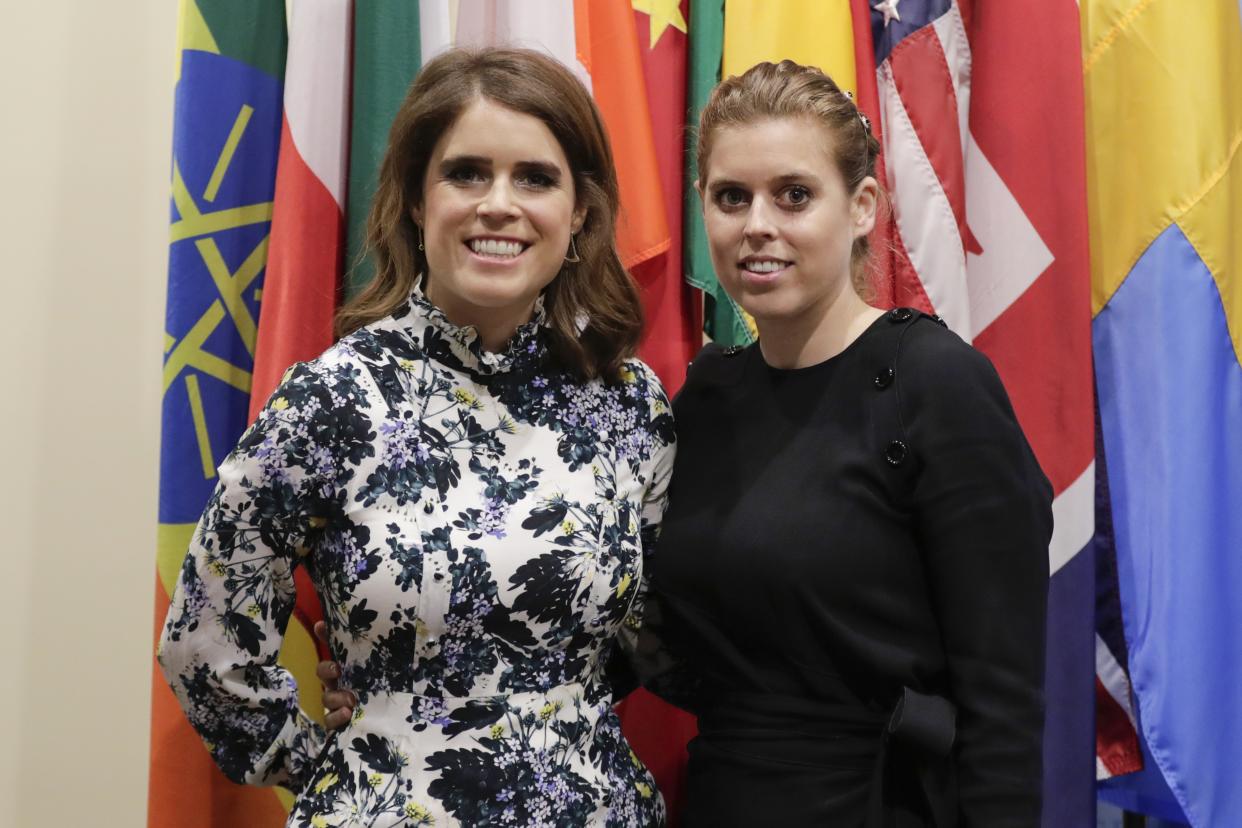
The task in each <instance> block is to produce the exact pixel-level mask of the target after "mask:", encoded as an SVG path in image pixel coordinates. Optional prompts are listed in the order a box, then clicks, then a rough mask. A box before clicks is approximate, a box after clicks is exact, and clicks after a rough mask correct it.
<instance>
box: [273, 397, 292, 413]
mask: <svg viewBox="0 0 1242 828" xmlns="http://www.w3.org/2000/svg"><path fill="white" fill-rule="evenodd" d="M288 407H289V401H288V400H286V399H285V398H284V397H277V398H276V399H274V400H272V408H273V410H275V411H284V410H285V409H286V408H288Z"/></svg>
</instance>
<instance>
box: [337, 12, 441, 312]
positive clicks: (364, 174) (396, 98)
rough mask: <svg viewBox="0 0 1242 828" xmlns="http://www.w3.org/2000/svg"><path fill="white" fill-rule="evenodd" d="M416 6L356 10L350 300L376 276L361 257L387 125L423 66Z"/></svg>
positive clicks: (348, 251)
mask: <svg viewBox="0 0 1242 828" xmlns="http://www.w3.org/2000/svg"><path fill="white" fill-rule="evenodd" d="M418 6H419V4H418V3H412V2H409V0H358V2H357V5H356V6H355V8H354V78H353V86H354V97H353V124H352V126H351V131H350V138H349V195H348V197H347V201H346V207H345V222H346V225H347V235H346V240H345V267H346V274H345V296H346V298H347V299H348V298H351V297H353V296H355V295H356V294H357V293H358V291H360V290H361V289H362V288H363V286H364V285H366V283H367V282H369V281H371V277H372V276H374V274H375V270H374V267H373V266H372V265H371V262H370V261H366V260H362V259H361V258H360V256H361V254H362V252H363V246H364V243H365V241H366V222H367V213H368V212H369V211H370V209H371V199H372V198H373V197H374V195H375V186H376V181H377V180H376V173H377V172H378V171H379V166H380V162H381V161H382V160H383V159H384V148H385V147H386V146H387V144H388V129H389V127H390V126H392V120H393V117H394V116H396V114H397V108H398V107H399V106H400V105H401V101H402V99H403V98H405V93H406V91H408V89H409V87H410V84H411V83H412V82H413V81H414V76H415V75H416V74H418V68H419V66H420V65H421V55H422V50H421V48H420V46H419V25H418Z"/></svg>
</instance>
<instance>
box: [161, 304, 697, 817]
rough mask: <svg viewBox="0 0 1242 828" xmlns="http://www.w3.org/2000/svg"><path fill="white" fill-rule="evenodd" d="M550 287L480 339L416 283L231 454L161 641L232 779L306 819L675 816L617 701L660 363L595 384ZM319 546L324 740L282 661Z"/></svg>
mask: <svg viewBox="0 0 1242 828" xmlns="http://www.w3.org/2000/svg"><path fill="white" fill-rule="evenodd" d="M541 321H542V309H541V308H538V307H537V310H536V318H535V319H534V320H533V321H532V322H531V323H530V324H528V325H525V326H523V327H522V328H521V329H520V330H519V331H518V333H517V334H516V335H515V336H514V338H513V340H512V341H511V342H510V344H509V347H508V349H507V350H506V351H505V352H503V353H487V352H483V351H482V350H481V348H480V346H479V340H478V335H477V332H476V331H475V330H474V329H472V328H458V327H456V326H453V325H452V324H451V323H449V322H448V320H447V319H445V318H444V316H443V314H441V313H440V311H439V310H437V309H436V308H434V307H432V306H431V305H429V304H428V303H427V302H426V301H425V299H424V298H423V297H422V295H421V293H420V292H419V291H418V290H417V289H416V290H415V291H414V292H413V294H412V295H411V298H410V301H409V303H408V304H407V305H406V306H404V307H403V308H401V309H399V310H398V312H397V313H396V314H395V315H394V316H393V317H392V318H390V319H388V320H384V321H383V322H380V323H376V324H374V325H371V326H368V327H366V328H364V329H362V330H360V331H358V332H356V333H354V334H352V335H351V336H349V337H347V338H346V339H344V340H342V341H341V342H339V343H338V344H337V345H336V346H334V347H333V348H332V349H330V350H329V351H328V352H327V353H325V354H324V355H323V356H322V357H320V358H319V359H318V360H315V361H314V362H311V363H307V364H304V365H300V366H296V367H295V368H294V369H292V370H291V371H290V373H289V374H288V375H287V376H286V378H285V381H284V382H283V383H282V384H281V386H280V388H279V389H278V390H277V391H276V393H275V394H274V395H273V397H272V399H271V400H270V401H269V403H268V405H267V406H266V408H265V409H264V411H263V412H262V413H261V414H260V416H259V419H258V421H257V422H256V423H255V424H254V426H252V427H251V429H250V430H249V431H247V432H246V434H245V435H244V436H243V437H242V439H241V442H240V443H239V444H238V446H237V448H236V450H235V451H234V452H233V453H232V454H231V455H230V457H229V458H228V459H227V460H226V461H225V463H224V464H223V465H222V466H221V468H220V483H219V486H218V487H217V489H216V491H215V493H214V495H213V496H212V498H211V500H210V502H209V503H208V506H207V508H206V510H205V512H204V514H203V517H202V520H201V521H200V524H199V526H198V528H197V530H196V532H195V535H194V541H193V544H192V545H191V548H190V550H189V553H188V554H187V556H186V562H185V566H184V569H183V571H182V575H181V579H180V581H179V583H178V587H177V591H176V594H175V595H174V597H173V602H172V606H171V608H170V610H169V613H168V618H167V621H166V623H165V627H164V634H163V637H162V640H161V642H160V653H159V657H160V663H161V665H162V666H163V669H164V672H165V675H166V676H167V677H168V680H169V682H170V684H171V685H172V687H173V689H174V691H175V692H176V693H177V695H178V697H179V699H180V701H181V703H182V705H183V707H184V708H185V710H186V713H187V715H188V717H189V719H190V721H191V723H192V724H193V725H194V726H195V727H196V728H197V729H198V731H199V733H200V734H201V735H202V736H203V739H204V740H205V742H206V743H207V745H208V748H209V749H210V750H211V752H212V755H213V756H214V757H215V759H216V761H217V763H218V764H219V765H220V767H221V768H222V769H223V770H224V771H225V773H226V774H227V775H228V776H229V777H230V778H231V779H234V780H236V781H241V782H249V783H253V784H282V785H285V786H287V787H289V788H290V789H292V790H294V791H296V792H298V797H297V800H296V803H295V807H294V810H293V813H292V814H291V815H290V820H289V824H290V825H297V826H328V825H367V826H398V825H400V826H422V825H436V826H445V825H457V824H460V825H472V826H473V825H477V826H493V825H494V826H502V825H506V826H507V825H547V826H579V825H607V826H614V825H615V826H631V825H656V824H662V822H663V819H664V808H663V804H662V802H661V800H660V797H659V794H658V793H657V792H656V791H655V787H654V783H653V782H652V780H651V777H650V774H649V773H648V772H647V770H646V768H644V767H643V766H642V764H641V763H640V762H638V760H637V759H636V758H635V757H634V755H633V753H632V752H631V751H630V749H629V747H628V746H627V745H626V743H625V741H624V739H623V738H622V736H621V732H620V728H619V726H618V724H617V719H616V716H615V715H614V714H613V712H612V709H611V705H612V701H613V698H612V687H611V685H610V683H609V680H608V678H607V676H608V675H609V674H610V671H609V670H608V669H607V668H608V663H609V661H610V659H612V658H613V657H614V656H615V654H616V653H617V652H618V650H619V649H624V646H625V645H626V644H627V643H628V642H631V641H633V640H634V637H635V635H636V631H637V630H638V628H639V626H640V618H641V614H642V611H643V604H644V600H643V599H644V595H645V589H646V587H645V583H644V578H643V573H644V571H645V568H646V567H645V561H644V557H645V556H647V555H649V554H650V553H651V550H652V548H653V543H654V540H655V535H656V532H657V530H658V524H659V521H660V518H661V515H662V512H663V508H664V492H665V488H666V486H667V478H668V474H669V471H670V469H671V467H672V453H673V443H674V436H673V423H672V417H671V415H670V413H669V406H668V402H667V400H666V399H665V397H664V394H663V391H662V390H661V389H660V387H659V383H658V382H657V381H656V380H655V378H654V376H653V375H652V374H651V372H650V370H649V369H648V368H647V367H646V366H644V365H643V364H642V363H640V362H637V361H631V362H629V363H627V364H626V367H625V369H624V371H623V376H622V378H621V381H619V382H612V383H604V382H600V381H595V382H590V383H583V382H578V381H575V380H573V379H572V378H571V377H569V376H568V375H566V374H564V373H562V372H559V371H557V370H555V369H554V368H553V366H552V364H551V363H550V362H549V360H548V358H547V352H546V348H545V347H544V341H543V336H544V333H543V328H542V326H541ZM297 566H306V567H307V569H308V571H309V573H310V575H311V579H312V581H313V582H314V584H315V587H316V589H317V590H318V592H319V594H320V597H321V599H322V602H323V605H324V612H325V616H326V620H327V621H328V626H329V630H330V638H331V646H332V649H333V653H334V656H335V657H336V659H337V660H338V661H339V662H341V664H342V666H343V669H344V678H343V681H344V683H345V684H347V685H348V686H350V687H351V688H353V689H354V690H355V691H356V692H357V693H358V695H359V698H360V704H359V706H358V708H357V709H356V710H355V715H354V719H353V721H352V722H351V723H350V724H349V725H348V726H347V727H346V728H345V729H344V730H342V731H340V732H339V733H337V734H333V735H332V736H331V737H327V736H326V735H325V734H324V733H323V732H322V731H321V730H320V729H319V728H318V727H317V726H316V725H314V724H313V723H312V722H310V720H309V719H308V718H307V717H306V716H305V715H303V714H302V712H301V711H300V710H299V709H298V706H297V695H296V690H297V688H296V687H295V686H294V683H293V680H292V678H291V677H290V676H289V674H288V673H287V672H286V671H284V670H283V669H282V668H280V667H279V666H278V665H277V663H276V656H277V653H278V651H279V647H280V642H281V634H282V631H283V630H284V628H285V625H286V623H287V621H288V618H289V615H290V613H291V611H292V607H293V600H294V587H293V571H294V569H295V568H296V567H297Z"/></svg>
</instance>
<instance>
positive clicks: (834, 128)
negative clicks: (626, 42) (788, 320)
mask: <svg viewBox="0 0 1242 828" xmlns="http://www.w3.org/2000/svg"><path fill="white" fill-rule="evenodd" d="M799 117H803V118H810V119H812V120H814V121H815V122H816V123H819V124H820V125H822V126H823V127H824V128H825V129H827V130H828V134H829V135H831V136H832V138H833V140H832V149H833V153H832V157H833V161H834V162H835V163H836V165H837V169H838V170H839V171H840V173H841V178H842V179H844V181H845V187H846V191H847V192H849V193H853V192H854V191H855V190H856V189H857V188H858V185H859V184H861V183H862V180H863V179H864V178H866V177H867V176H871V177H872V178H875V167H876V161H877V159H878V158H879V157H880V142H879V141H877V140H876V138H875V136H874V135H872V134H871V128H870V125H869V124H868V123H867V122H866V120H865V118H864V117H863V115H862V113H861V112H859V110H858V107H857V106H856V105H855V104H854V100H853V98H851V97H850V96H849V95H847V94H846V93H845V92H843V91H841V87H839V86H837V83H836V81H834V80H833V79H832V78H830V77H829V76H828V75H826V74H824V73H823V72H822V71H821V70H819V69H817V68H816V67H814V66H803V65H802V64H800V63H795V62H794V61H792V60H782V61H781V62H780V63H771V62H769V61H764V62H763V63H759V64H756V65H755V66H752V67H751V68H750V69H747V70H746V71H745V72H743V73H742V74H741V75H734V76H732V77H730V78H728V79H727V80H725V81H723V82H721V83H720V84H719V85H718V86H717V87H716V88H715V89H713V90H712V94H711V97H710V98H708V101H707V105H706V106H704V107H703V112H702V113H701V114H700V115H699V131H698V145H697V146H698V170H697V172H698V176H699V183H700V184H701V185H704V186H705V185H706V184H707V168H708V162H709V161H710V159H711V155H712V142H713V141H714V140H715V137H716V133H717V132H719V131H720V130H722V129H725V128H727V127H736V126H745V125H747V124H752V123H754V122H756V121H761V120H766V119H769V118H799ZM884 201H885V196H884V190H883V188H880V204H879V205H878V207H879V208H881V209H883V208H884V206H885V204H884ZM870 256H871V242H870V240H869V239H868V237H867V236H859V237H858V238H856V239H854V246H853V249H852V250H851V251H850V263H851V276H852V279H851V281H852V282H853V284H854V289H855V290H856V291H858V294H859V296H862V297H863V298H864V299H868V298H870V297H871V295H872V294H873V293H874V291H873V290H872V287H871V284H870V280H869V278H868V275H867V260H868V259H869V258H870Z"/></svg>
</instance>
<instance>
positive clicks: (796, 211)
mask: <svg viewBox="0 0 1242 828" xmlns="http://www.w3.org/2000/svg"><path fill="white" fill-rule="evenodd" d="M832 140H833V137H832V134H831V133H830V132H829V130H828V129H826V128H825V127H823V126H821V125H820V124H818V123H816V122H815V121H814V120H812V119H811V118H809V117H786V118H766V119H762V120H758V121H755V122H753V123H748V124H742V125H735V126H728V127H724V128H721V129H719V130H718V131H717V132H716V134H715V135H714V136H713V140H712V144H711V154H710V157H709V163H708V167H707V170H706V172H707V175H706V180H705V181H701V182H698V184H697V185H696V186H698V187H699V192H700V194H701V195H702V198H703V216H704V222H705V226H706V229H707V235H708V240H709V243H710V248H711V256H712V264H713V265H714V266H715V269H716V275H717V277H718V278H719V280H720V284H721V285H722V286H723V287H724V289H725V291H726V292H727V293H728V294H729V296H730V297H732V298H733V300H734V301H735V302H737V303H738V304H739V305H741V307H742V309H743V310H745V311H746V312H747V313H749V314H750V315H751V316H753V317H754V318H755V321H756V323H758V324H759V325H760V327H761V328H762V326H763V325H764V324H765V323H771V322H774V321H779V320H794V319H808V318H814V317H818V316H821V315H823V314H824V313H826V312H827V309H828V308H829V307H831V305H832V303H833V302H834V301H835V300H836V299H837V298H838V297H840V296H841V295H842V292H843V291H851V292H853V291H854V287H853V285H852V283H851V251H852V249H853V246H854V240H855V239H856V238H858V237H859V236H864V235H866V234H867V233H868V232H870V231H871V228H872V226H873V225H874V223H875V204H876V194H877V185H876V182H875V180H874V179H872V178H870V177H868V178H865V179H864V180H863V182H862V183H861V184H859V186H858V188H857V189H856V190H855V192H853V193H851V192H848V191H847V189H846V186H845V182H844V180H843V179H842V177H841V173H840V171H839V170H838V168H837V165H836V163H835V162H834V160H833V156H832Z"/></svg>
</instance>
